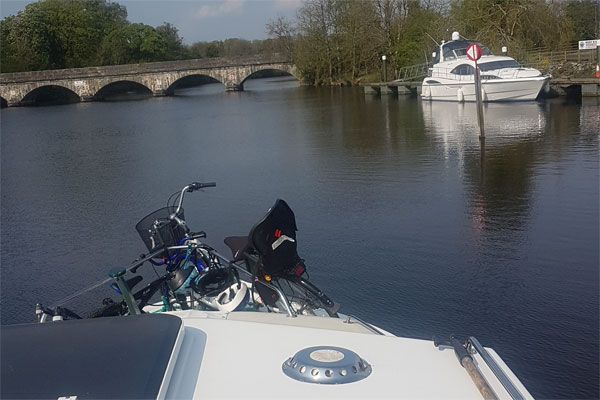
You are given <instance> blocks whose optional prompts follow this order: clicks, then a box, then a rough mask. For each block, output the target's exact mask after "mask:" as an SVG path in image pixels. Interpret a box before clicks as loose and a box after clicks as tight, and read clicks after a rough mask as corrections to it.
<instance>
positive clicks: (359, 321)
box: [344, 314, 385, 336]
mask: <svg viewBox="0 0 600 400" xmlns="http://www.w3.org/2000/svg"><path fill="white" fill-rule="evenodd" d="M352 320H354V321H356V322H358V323H359V324H360V325H362V326H363V327H365V328H367V329H368V330H370V331H371V332H373V333H375V334H376V335H383V336H385V333H383V332H381V331H380V330H379V329H377V328H375V327H374V326H373V325H371V324H369V323H368V322H365V321H363V320H362V319H360V318H358V317H357V316H355V315H352V314H350V315H348V317H347V318H346V319H345V320H344V323H346V324H350V323H352Z"/></svg>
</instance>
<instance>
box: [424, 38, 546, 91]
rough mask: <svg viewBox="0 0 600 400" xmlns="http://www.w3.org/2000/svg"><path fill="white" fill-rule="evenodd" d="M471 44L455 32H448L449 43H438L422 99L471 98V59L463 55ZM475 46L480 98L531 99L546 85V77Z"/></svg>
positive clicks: (510, 59)
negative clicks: (449, 36) (450, 36)
mask: <svg viewBox="0 0 600 400" xmlns="http://www.w3.org/2000/svg"><path fill="white" fill-rule="evenodd" d="M472 43H477V42H475V41H472V40H461V39H460V35H459V33H458V32H454V33H453V34H452V40H451V41H450V42H442V44H441V45H440V46H439V49H438V51H437V52H435V53H434V58H433V66H432V67H431V68H430V69H429V76H427V77H426V78H425V79H424V80H423V87H422V92H421V97H422V98H423V100H445V101H458V102H462V101H475V62H474V61H471V60H469V58H468V57H467V47H468V46H469V45H470V44H472ZM477 44H479V43H477ZM479 46H480V47H481V49H482V56H481V58H480V59H479V61H478V62H477V66H478V68H479V71H480V72H479V73H480V77H481V87H482V89H481V91H482V99H483V101H527V100H529V101H531V100H535V99H536V98H537V96H538V95H539V93H540V92H541V91H542V89H544V88H545V87H546V86H547V84H548V81H549V78H550V77H549V76H544V75H542V73H541V72H540V71H538V70H537V69H535V68H525V67H523V66H522V65H520V64H519V63H518V62H517V61H515V59H513V58H511V57H507V56H495V55H493V54H492V53H491V52H490V50H489V49H488V48H487V47H485V46H483V45H481V44H479Z"/></svg>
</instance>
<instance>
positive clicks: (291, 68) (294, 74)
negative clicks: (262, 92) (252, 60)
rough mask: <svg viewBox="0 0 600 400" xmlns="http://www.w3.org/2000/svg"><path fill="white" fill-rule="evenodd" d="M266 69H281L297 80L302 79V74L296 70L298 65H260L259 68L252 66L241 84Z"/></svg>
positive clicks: (280, 70)
mask: <svg viewBox="0 0 600 400" xmlns="http://www.w3.org/2000/svg"><path fill="white" fill-rule="evenodd" d="M266 71H269V72H270V71H279V72H284V73H285V74H287V75H289V76H292V77H294V78H296V80H297V81H300V80H301V79H300V76H299V74H298V72H297V70H296V67H295V66H294V65H291V64H275V65H264V66H259V67H257V68H252V70H251V72H250V73H249V74H247V75H246V76H244V77H243V78H242V80H241V81H240V84H242V85H243V84H244V82H246V81H247V80H248V79H252V78H253V77H255V76H257V75H260V74H261V73H265V72H266Z"/></svg>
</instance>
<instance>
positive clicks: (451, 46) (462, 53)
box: [442, 40, 492, 61]
mask: <svg viewBox="0 0 600 400" xmlns="http://www.w3.org/2000/svg"><path fill="white" fill-rule="evenodd" d="M471 43H477V44H478V45H479V47H481V53H482V55H484V56H491V55H492V52H491V51H490V49H488V48H487V47H485V46H483V45H482V44H481V43H478V42H475V41H473V40H453V41H451V42H448V43H444V44H443V46H442V47H443V55H444V61H448V60H454V59H456V58H458V57H466V56H467V47H469V45H470V44H471Z"/></svg>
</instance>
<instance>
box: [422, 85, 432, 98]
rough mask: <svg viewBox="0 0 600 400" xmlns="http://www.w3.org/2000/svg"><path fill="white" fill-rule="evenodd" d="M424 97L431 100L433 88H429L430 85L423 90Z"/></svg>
mask: <svg viewBox="0 0 600 400" xmlns="http://www.w3.org/2000/svg"><path fill="white" fill-rule="evenodd" d="M423 97H425V98H426V99H429V100H431V89H430V88H429V86H425V89H424V90H423Z"/></svg>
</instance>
